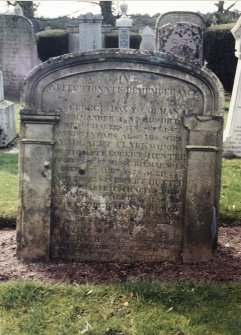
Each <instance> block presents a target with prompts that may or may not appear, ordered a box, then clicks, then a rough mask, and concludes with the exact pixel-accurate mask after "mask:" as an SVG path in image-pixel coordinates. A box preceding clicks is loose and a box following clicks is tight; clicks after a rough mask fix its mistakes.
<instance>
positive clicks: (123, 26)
mask: <svg viewBox="0 0 241 335" xmlns="http://www.w3.org/2000/svg"><path fill="white" fill-rule="evenodd" d="M127 9H128V6H127V4H126V3H122V4H121V5H120V10H121V12H122V15H121V17H120V18H119V19H117V20H116V27H117V29H118V47H119V48H124V49H125V48H130V29H131V26H132V19H130V18H129V17H128V16H127V14H126V13H127Z"/></svg>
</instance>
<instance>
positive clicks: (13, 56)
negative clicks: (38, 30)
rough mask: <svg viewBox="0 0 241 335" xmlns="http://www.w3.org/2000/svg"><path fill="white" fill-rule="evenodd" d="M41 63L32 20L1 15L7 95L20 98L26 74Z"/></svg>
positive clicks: (0, 52)
mask: <svg viewBox="0 0 241 335" xmlns="http://www.w3.org/2000/svg"><path fill="white" fill-rule="evenodd" d="M38 63H39V60H38V57H37V47H36V41H35V36H34V33H33V29H32V24H31V22H30V21H29V20H28V19H27V18H25V17H23V16H17V15H0V71H2V73H3V77H4V91H5V95H6V96H7V97H13V98H19V96H20V90H21V87H22V83H23V80H24V77H25V76H26V74H27V73H28V72H29V71H30V70H31V69H32V68H33V67H34V66H36V65H37V64H38Z"/></svg>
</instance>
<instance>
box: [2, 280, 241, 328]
mask: <svg viewBox="0 0 241 335" xmlns="http://www.w3.org/2000/svg"><path fill="white" fill-rule="evenodd" d="M0 296H1V299H0V311H1V318H2V322H1V327H2V333H1V335H48V334H49V335H75V334H76V335H77V334H78V335H79V334H86V335H121V334H123V335H134V334H135V335H178V334H179V335H181V334H183V335H201V334H202V335H240V329H241V285H240V284H225V285H218V284H210V283H201V284H197V283H196V284H194V283H190V282H185V283H180V282H179V283H172V284H168V283H160V282H149V283H147V282H135V283H131V282H127V283H125V284H118V285H109V286H105V285H98V286H90V285H68V284H61V285H60V284H58V285H57V284H55V285H53V284H42V283H37V282H28V281H24V282H7V283H3V284H1V286H0Z"/></svg>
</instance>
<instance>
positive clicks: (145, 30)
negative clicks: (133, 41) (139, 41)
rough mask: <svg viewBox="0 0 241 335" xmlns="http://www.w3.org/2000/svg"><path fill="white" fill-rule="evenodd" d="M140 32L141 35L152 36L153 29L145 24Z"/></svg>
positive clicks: (153, 33)
mask: <svg viewBox="0 0 241 335" xmlns="http://www.w3.org/2000/svg"><path fill="white" fill-rule="evenodd" d="M140 34H141V35H142V36H154V35H155V32H154V30H153V29H152V28H151V27H149V26H146V27H144V28H142V29H141V31H140Z"/></svg>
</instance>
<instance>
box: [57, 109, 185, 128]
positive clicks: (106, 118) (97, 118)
mask: <svg viewBox="0 0 241 335" xmlns="http://www.w3.org/2000/svg"><path fill="white" fill-rule="evenodd" d="M173 110H174V109H173ZM176 111H177V110H176V109H175V112H176ZM182 112H185V111H183V109H182ZM61 118H62V119H63V120H80V121H88V122H91V121H92V122H93V121H94V122H101V123H103V122H109V123H110V124H111V125H113V122H117V123H118V122H120V123H144V124H146V123H160V124H171V125H179V124H181V119H180V118H173V117H152V116H143V117H139V116H137V117H132V116H129V117H123V116H119V115H117V116H115V117H114V116H113V115H98V114H96V115H93V114H73V113H69V114H68V113H66V114H65V115H63V116H61ZM80 125H81V124H80ZM87 125H89V123H87Z"/></svg>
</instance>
